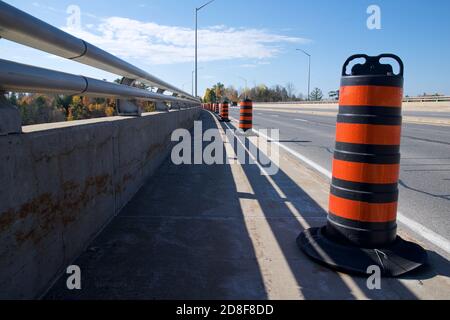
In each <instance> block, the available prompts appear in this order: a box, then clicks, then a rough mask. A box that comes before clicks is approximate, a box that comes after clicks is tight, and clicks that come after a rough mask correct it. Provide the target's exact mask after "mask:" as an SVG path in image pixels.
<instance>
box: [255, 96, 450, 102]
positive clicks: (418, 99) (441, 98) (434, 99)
mask: <svg viewBox="0 0 450 320" xmlns="http://www.w3.org/2000/svg"><path fill="white" fill-rule="evenodd" d="M447 101H450V97H449V96H429V97H405V98H403V102H447ZM256 103H259V104H338V103H339V100H320V101H306V100H302V101H279V102H256Z"/></svg>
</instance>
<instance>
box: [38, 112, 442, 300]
mask: <svg viewBox="0 0 450 320" xmlns="http://www.w3.org/2000/svg"><path fill="white" fill-rule="evenodd" d="M201 121H202V122H203V130H206V129H208V128H217V127H221V128H222V129H223V128H226V125H224V124H219V123H218V122H217V120H216V119H215V118H214V117H213V116H212V115H210V114H209V113H207V112H203V113H202V115H201ZM230 126H233V123H231V124H230ZM230 148H231V147H230V145H227V149H228V151H229V152H228V153H227V154H228V156H229V157H234V154H233V150H232V149H230ZM327 197H328V182H327V181H326V180H325V179H324V178H322V177H321V176H319V175H318V174H316V173H315V172H314V171H312V170H310V169H308V168H306V167H304V166H303V165H302V164H301V163H299V162H298V161H297V160H295V159H293V158H291V157H290V156H289V155H288V154H285V153H283V152H281V170H280V171H279V173H278V174H276V175H274V176H270V177H268V176H262V175H261V174H260V170H259V169H258V167H257V166H256V165H240V164H232V165H212V166H207V165H182V166H176V165H174V164H172V163H171V161H170V160H167V162H166V164H164V166H163V167H162V168H161V169H160V170H159V171H158V173H157V174H156V175H155V176H154V177H152V178H151V179H150V180H149V181H148V183H147V184H146V185H145V186H144V187H143V188H142V189H141V190H140V192H139V193H138V194H137V195H136V196H135V197H134V199H133V200H132V201H131V202H130V203H129V204H128V205H127V206H126V207H125V208H124V209H123V210H122V212H121V213H120V214H119V215H118V216H117V217H115V218H114V219H113V221H112V222H111V223H110V224H109V225H108V226H107V227H106V228H105V229H104V230H103V231H102V232H101V233H100V234H99V236H98V237H97V238H96V239H95V240H94V241H93V243H92V244H91V245H90V246H89V248H88V249H87V250H86V251H85V252H84V253H83V254H82V255H81V256H80V257H79V258H78V259H77V261H75V262H74V264H77V265H79V266H80V267H81V271H82V290H80V291H68V290H67V289H66V285H65V282H66V277H65V276H64V275H63V276H62V277H61V279H60V280H59V281H58V282H57V283H56V284H55V285H54V287H53V288H52V289H51V290H50V291H49V292H48V294H47V296H46V299H94V298H95V299H116V298H123V299H303V298H306V299H319V298H327V299H355V298H363V299H364V298H373V299H388V298H389V299H405V298H410V299H414V298H430V299H432V298H439V297H440V298H448V294H449V289H448V288H449V282H448V277H447V278H444V277H443V275H444V271H443V270H444V266H445V265H446V263H445V259H444V258H442V257H440V256H439V255H437V254H434V253H432V252H430V261H431V265H432V267H427V268H425V269H424V270H421V271H420V272H418V273H414V274H412V275H409V276H408V277H405V278H402V279H384V280H383V282H382V290H374V291H370V290H369V289H368V288H367V286H366V278H364V277H351V276H348V275H344V274H341V273H336V272H334V271H331V270H329V269H327V268H325V267H322V266H320V265H317V264H315V263H314V262H312V261H310V260H309V259H308V258H307V257H306V256H305V255H304V254H303V253H302V252H301V251H300V250H299V249H298V248H297V246H296V243H295V239H296V237H297V236H298V234H299V233H300V232H301V230H303V228H305V227H308V226H319V225H323V224H324V223H325V218H326V211H325V209H324V208H326V207H327ZM403 235H404V236H408V235H406V234H403ZM425 246H426V245H425ZM441 274H442V275H441ZM447 276H448V274H447Z"/></svg>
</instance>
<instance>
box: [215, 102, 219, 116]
mask: <svg viewBox="0 0 450 320" xmlns="http://www.w3.org/2000/svg"><path fill="white" fill-rule="evenodd" d="M219 109H220V104H219V103H216V104H215V110H214V112H215V113H217V114H219V113H220V110H219Z"/></svg>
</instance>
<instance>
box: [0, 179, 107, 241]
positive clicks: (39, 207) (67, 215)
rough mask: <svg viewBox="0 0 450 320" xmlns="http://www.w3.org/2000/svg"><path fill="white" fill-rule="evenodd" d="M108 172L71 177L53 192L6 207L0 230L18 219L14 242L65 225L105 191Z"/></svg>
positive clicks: (34, 238) (0, 217)
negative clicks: (81, 180)
mask: <svg viewBox="0 0 450 320" xmlns="http://www.w3.org/2000/svg"><path fill="white" fill-rule="evenodd" d="M111 185H112V183H111V177H110V175H99V176H93V177H89V178H87V179H86V180H85V182H84V183H83V184H81V185H80V184H78V183H76V182H74V181H66V182H64V183H63V185H62V188H61V192H60V193H59V194H57V195H55V194H51V193H43V194H41V195H40V196H38V197H36V198H33V199H31V200H30V201H28V202H27V203H24V204H23V205H22V206H21V207H20V208H19V209H17V210H14V209H9V210H7V211H5V212H3V213H1V214H0V232H4V231H5V230H8V229H10V228H12V226H13V224H17V223H20V224H21V228H20V229H19V230H17V231H16V232H15V234H14V235H15V238H16V241H17V244H18V245H22V244H23V243H25V242H26V241H33V243H35V244H37V243H39V241H41V239H42V238H44V237H45V236H46V235H47V234H48V233H49V232H51V231H52V230H53V229H54V228H55V227H56V226H57V225H58V224H62V225H63V226H67V225H69V224H70V223H72V222H74V221H75V220H77V218H78V216H79V214H80V212H81V211H82V209H83V208H85V207H87V206H88V205H89V203H90V202H91V201H92V200H93V199H95V198H96V197H98V196H99V195H102V194H107V193H108V191H109V189H110V188H109V186H111Z"/></svg>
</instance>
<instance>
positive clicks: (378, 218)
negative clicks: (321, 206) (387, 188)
mask: <svg viewBox="0 0 450 320" xmlns="http://www.w3.org/2000/svg"><path fill="white" fill-rule="evenodd" d="M397 206H398V204H397V202H392V203H367V202H360V201H353V200H347V199H343V198H339V197H336V196H334V195H332V194H331V195H330V212H331V213H332V214H334V215H336V216H338V217H341V218H344V219H350V220H355V221H361V222H390V221H395V220H396V218H397Z"/></svg>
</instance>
